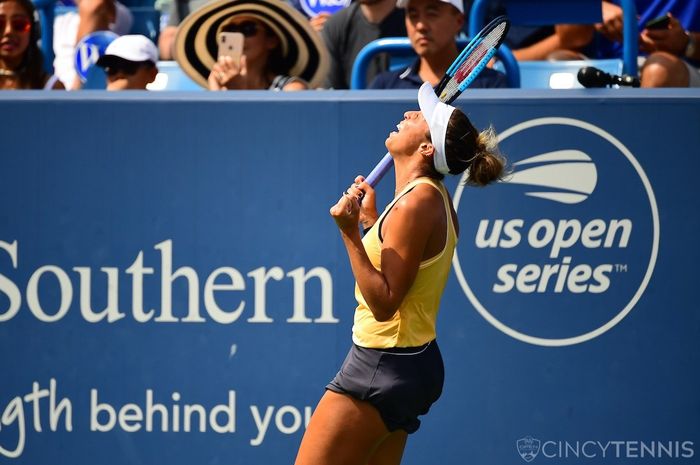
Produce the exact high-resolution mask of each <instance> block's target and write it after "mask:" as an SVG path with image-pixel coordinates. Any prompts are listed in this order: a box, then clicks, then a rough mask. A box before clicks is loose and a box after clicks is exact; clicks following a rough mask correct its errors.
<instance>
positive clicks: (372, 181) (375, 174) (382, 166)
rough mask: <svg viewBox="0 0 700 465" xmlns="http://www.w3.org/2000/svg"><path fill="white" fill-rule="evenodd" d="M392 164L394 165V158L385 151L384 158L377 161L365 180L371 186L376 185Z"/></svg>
mask: <svg viewBox="0 0 700 465" xmlns="http://www.w3.org/2000/svg"><path fill="white" fill-rule="evenodd" d="M392 166H394V159H393V158H391V155H389V153H388V152H387V154H386V155H384V158H382V159H381V160H380V161H379V163H377V166H375V167H374V169H373V170H372V172H371V173H369V174H368V175H367V177H366V178H365V181H366V182H367V184H369V185H370V186H372V187H374V186H376V185H377V183H378V182H379V181H381V179H382V178H383V177H384V175H385V174H386V172H387V171H389V168H391V167H392Z"/></svg>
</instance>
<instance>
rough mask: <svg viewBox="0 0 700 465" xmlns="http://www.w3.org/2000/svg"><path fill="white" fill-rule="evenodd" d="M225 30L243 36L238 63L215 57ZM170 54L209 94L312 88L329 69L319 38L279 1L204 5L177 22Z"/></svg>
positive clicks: (226, 0) (223, 0)
mask: <svg viewBox="0 0 700 465" xmlns="http://www.w3.org/2000/svg"><path fill="white" fill-rule="evenodd" d="M225 31H227V32H242V33H243V34H244V36H245V38H244V46H243V56H242V57H241V60H240V62H239V63H235V62H234V61H233V60H232V59H231V58H230V57H226V56H223V57H218V58H217V55H218V46H217V37H218V35H219V33H221V32H225ZM174 54H175V59H176V60H177V62H178V63H179V65H180V67H181V68H182V69H183V71H184V72H185V73H186V74H187V75H188V76H189V77H190V78H192V79H193V80H194V81H195V82H197V83H198V84H199V85H201V86H202V87H207V88H210V89H213V90H219V89H220V90H226V89H285V90H292V89H300V88H301V89H303V88H308V87H310V88H315V87H318V86H320V85H321V84H322V82H323V80H324V79H325V75H326V73H327V71H328V56H327V50H326V48H325V45H324V44H323V41H322V39H321V37H320V36H319V35H318V33H317V32H316V31H314V30H313V29H312V28H311V26H310V25H309V22H308V20H307V19H306V18H304V16H303V15H301V13H299V12H298V11H296V10H295V9H294V8H292V7H291V6H289V5H288V4H286V3H285V2H284V1H283V0H219V1H214V2H211V3H207V4H206V5H204V6H203V7H202V8H200V9H198V10H196V11H193V12H192V13H191V14H190V15H189V16H187V18H185V20H184V21H183V22H182V23H181V24H180V27H179V29H178V32H177V36H176V37H175V46H174Z"/></svg>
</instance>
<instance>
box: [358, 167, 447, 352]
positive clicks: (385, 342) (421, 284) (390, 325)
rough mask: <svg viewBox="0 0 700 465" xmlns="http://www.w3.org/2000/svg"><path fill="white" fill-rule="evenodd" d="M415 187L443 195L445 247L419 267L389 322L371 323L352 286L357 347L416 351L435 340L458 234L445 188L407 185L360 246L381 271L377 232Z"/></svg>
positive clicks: (435, 184) (422, 181)
mask: <svg viewBox="0 0 700 465" xmlns="http://www.w3.org/2000/svg"><path fill="white" fill-rule="evenodd" d="M418 184H429V185H431V186H433V187H434V188H435V189H437V190H438V191H440V194H442V199H443V203H444V206H445V214H446V215H447V238H446V240H445V247H444V248H443V250H442V251H441V252H440V253H439V254H437V255H436V256H434V257H432V258H430V259H428V260H425V261H423V262H421V263H420V266H419V268H418V274H417V275H416V279H415V281H414V282H413V285H412V286H411V288H410V289H409V290H408V293H407V294H406V297H405V298H404V300H403V302H401V305H400V306H399V308H398V310H397V312H396V313H395V314H394V316H393V318H392V319H391V320H389V321H384V322H379V321H377V320H375V319H374V315H373V314H372V311H371V310H370V309H369V306H368V305H367V302H366V301H365V299H364V297H363V296H362V293H361V292H360V288H359V286H358V285H357V283H355V298H356V299H357V303H358V305H357V308H356V309H355V321H354V325H353V328H352V339H353V342H354V343H355V344H357V345H358V346H361V347H367V348H374V349H386V348H390V347H417V346H420V345H423V344H425V343H427V342H430V341H432V340H433V339H435V321H436V319H437V314H438V309H439V307H440V298H441V296H442V291H443V290H444V288H445V284H446V283H447V278H448V276H449V273H450V267H451V265H452V255H453V254H454V250H455V247H456V245H457V233H456V231H455V227H454V224H453V223H452V214H451V209H450V198H449V196H448V194H447V191H446V190H445V186H443V184H442V183H441V182H439V181H435V180H433V179H430V178H418V179H415V180H414V181H412V182H411V183H409V184H408V185H407V186H406V187H405V188H403V189H402V190H401V192H400V193H399V194H398V195H397V196H396V198H395V199H394V200H393V201H392V202H391V203H390V204H389V205H387V207H386V209H385V210H384V212H383V213H382V214H381V216H380V217H379V219H378V220H377V222H376V224H375V225H374V227H373V228H372V229H370V230H369V231H368V232H367V235H366V236H365V237H364V238H363V239H362V243H363V244H364V247H365V250H366V251H367V255H368V256H369V259H370V261H371V262H372V265H374V267H375V268H376V269H377V270H380V271H381V269H382V264H381V249H382V241H381V239H380V237H379V232H380V230H381V224H382V221H383V220H384V217H385V216H386V215H387V214H388V213H389V212H390V211H391V209H392V207H393V206H394V204H395V203H396V202H397V201H398V200H399V199H400V198H401V197H402V196H403V195H404V194H405V193H407V192H408V191H410V190H411V189H413V188H414V187H415V186H416V185H418Z"/></svg>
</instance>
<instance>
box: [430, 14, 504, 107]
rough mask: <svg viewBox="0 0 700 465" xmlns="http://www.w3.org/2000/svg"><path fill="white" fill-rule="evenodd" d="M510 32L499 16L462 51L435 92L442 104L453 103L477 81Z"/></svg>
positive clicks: (502, 17) (502, 18)
mask: <svg viewBox="0 0 700 465" xmlns="http://www.w3.org/2000/svg"><path fill="white" fill-rule="evenodd" d="M509 28H510V21H509V20H508V18H507V17H506V16H498V17H497V18H494V19H493V20H492V21H491V22H490V23H488V24H487V25H486V26H485V27H484V28H483V29H482V30H481V31H479V33H478V34H477V35H476V37H474V38H473V39H472V40H471V41H470V42H469V43H468V44H467V46H466V47H464V49H463V50H462V52H461V53H460V54H459V55H458V56H457V58H456V59H455V61H454V62H453V63H452V64H451V65H450V67H449V68H448V69H447V73H446V74H445V76H443V78H442V79H441V80H440V83H439V84H438V85H437V87H436V88H435V93H436V94H437V95H438V97H439V98H440V100H441V101H443V102H445V103H451V102H453V101H454V100H455V99H456V98H457V97H458V96H459V94H461V93H462V92H463V91H464V90H465V89H466V88H467V87H468V86H469V84H471V83H472V82H473V81H474V79H476V77H477V76H478V75H479V73H480V72H481V71H483V69H484V68H485V67H486V65H487V64H488V62H489V61H490V60H491V58H493V56H494V55H495V54H496V52H497V51H498V47H500V46H501V44H502V43H503V41H504V40H505V38H506V35H507V34H508V30H509Z"/></svg>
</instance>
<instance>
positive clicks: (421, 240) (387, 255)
mask: <svg viewBox="0 0 700 465" xmlns="http://www.w3.org/2000/svg"><path fill="white" fill-rule="evenodd" d="M418 102H419V105H420V109H421V111H409V112H407V113H406V114H405V115H404V119H403V121H401V122H400V123H399V124H398V125H397V128H398V131H395V132H392V133H391V134H390V135H389V137H388V138H387V139H386V147H387V149H388V150H389V153H390V154H391V156H392V157H393V159H394V167H395V174H396V195H395V198H394V200H393V201H392V202H391V203H389V205H388V206H387V207H386V209H385V210H384V213H382V215H381V216H379V217H378V218H377V211H376V207H375V197H374V190H373V189H372V187H371V186H370V185H369V184H368V183H366V182H365V181H364V178H363V177H361V176H360V177H358V178H356V179H355V183H354V184H353V185H352V186H350V188H348V190H347V191H346V192H345V193H344V194H343V196H342V197H341V198H340V199H339V200H338V203H336V204H335V205H334V206H333V207H332V208H331V209H330V213H331V216H332V217H333V218H334V220H335V221H336V223H337V225H338V228H339V229H340V235H341V237H342V239H343V242H344V244H345V247H346V249H347V253H348V256H349V258H350V266H351V267H352V272H353V275H354V276H355V280H356V287H355V297H356V299H357V303H358V305H357V308H356V310H355V317H354V326H353V337H352V339H353V343H354V344H353V346H352V348H351V349H350V352H349V354H348V355H347V357H346V359H345V361H344V362H343V365H342V367H341V369H340V371H339V372H338V374H337V375H336V376H335V378H334V379H333V380H332V381H331V382H330V383H329V384H328V385H327V386H326V392H325V394H324V395H323V397H322V398H321V401H320V402H319V404H318V406H317V407H316V410H315V411H314V414H313V416H312V417H311V420H310V422H309V425H308V428H307V430H306V433H305V435H304V438H303V439H302V442H301V446H300V448H299V452H298V454H297V459H296V465H346V464H347V465H361V464H362V465H365V464H370V465H378V464H381V465H394V464H399V463H400V462H401V457H402V455H403V450H404V447H405V444H406V439H407V437H408V434H410V433H413V432H415V431H416V430H417V429H418V426H419V425H420V420H418V416H419V415H424V414H425V413H427V412H428V409H429V408H430V406H431V404H432V403H433V402H435V401H436V400H437V399H438V397H440V394H441V392H442V384H443V378H444V372H443V362H442V357H441V355H440V350H439V349H438V345H437V342H436V341H435V320H436V317H437V313H438V307H439V304H440V297H441V295H442V291H443V289H444V287H445V283H446V281H447V277H448V274H449V270H450V266H451V262H452V255H453V252H454V249H455V245H456V243H457V235H458V233H459V226H458V224H457V214H456V213H455V211H454V208H453V206H452V200H451V198H450V195H449V194H448V192H447V190H446V189H445V187H444V186H443V184H442V182H441V180H442V179H443V178H444V175H445V174H448V173H449V174H460V173H462V172H464V171H465V170H466V169H469V176H468V183H469V184H472V185H476V186H485V185H486V184H489V183H490V182H492V181H495V180H497V179H499V178H500V177H501V176H502V173H503V170H504V163H505V161H504V159H503V158H502V157H501V156H500V155H499V154H498V153H497V149H496V140H495V134H494V133H493V131H491V130H487V131H484V132H482V133H479V132H478V131H477V130H476V129H475V128H474V126H473V125H472V123H471V122H470V121H469V119H468V118H467V117H466V115H465V114H464V113H462V111H460V110H459V109H457V108H454V107H452V106H450V105H447V104H445V103H442V102H440V101H439V100H438V97H437V96H436V95H435V92H434V91H433V88H432V87H431V86H430V84H428V83H425V84H423V86H422V87H421V88H420V90H419V92H418ZM360 200H362V202H360ZM359 224H362V226H363V228H364V229H365V231H366V234H365V236H364V239H361V238H360V232H359ZM368 228H369V230H367V229H368Z"/></svg>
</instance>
